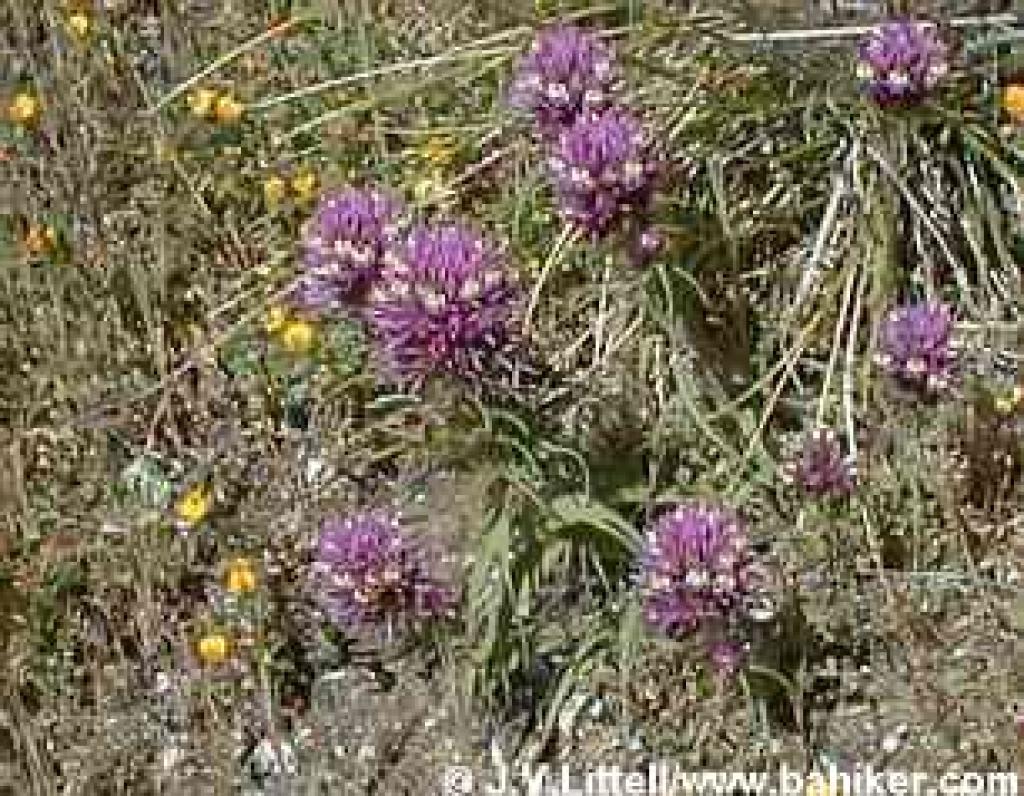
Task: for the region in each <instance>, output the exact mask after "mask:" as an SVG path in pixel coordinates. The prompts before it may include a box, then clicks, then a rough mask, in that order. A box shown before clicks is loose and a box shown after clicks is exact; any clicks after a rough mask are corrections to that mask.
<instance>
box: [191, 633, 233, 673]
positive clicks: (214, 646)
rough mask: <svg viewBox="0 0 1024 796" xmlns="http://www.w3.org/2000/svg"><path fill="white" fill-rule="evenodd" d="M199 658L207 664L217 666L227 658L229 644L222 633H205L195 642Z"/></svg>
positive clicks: (229, 648) (229, 649)
mask: <svg viewBox="0 0 1024 796" xmlns="http://www.w3.org/2000/svg"><path fill="white" fill-rule="evenodd" d="M196 651H197V652H198V653H199V660H201V661H202V662H203V663H205V664H206V665H207V666H219V665H220V664H222V663H224V661H226V660H227V659H228V654H229V653H230V651H231V645H230V643H229V642H228V638H227V636H225V635H224V634H223V633H216V632H214V633H207V634H206V635H205V636H203V637H202V638H201V639H199V642H198V643H197V644H196Z"/></svg>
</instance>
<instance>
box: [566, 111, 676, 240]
mask: <svg viewBox="0 0 1024 796" xmlns="http://www.w3.org/2000/svg"><path fill="white" fill-rule="evenodd" d="M549 163H550V168H551V173H552V176H553V179H554V184H555V192H556V194H557V196H558V200H559V203H560V205H561V211H562V215H563V216H564V217H565V218H566V219H567V220H568V221H570V222H571V223H573V224H575V225H577V226H578V227H579V228H581V229H582V230H584V231H586V232H588V233H590V234H591V235H594V236H598V237H599V236H603V235H606V234H608V233H610V232H612V231H614V230H615V229H616V228H619V227H622V226H624V225H625V224H626V222H627V221H629V220H632V219H636V218H638V217H642V216H644V215H645V214H646V212H647V210H648V207H649V205H650V201H651V194H652V191H653V187H654V178H655V176H656V175H657V171H658V167H657V164H656V163H655V162H654V160H653V159H652V157H651V155H650V150H649V146H648V141H647V136H646V134H645V133H644V129H643V126H642V125H641V123H640V120H639V119H637V118H636V117H635V116H634V115H633V114H631V113H630V112H628V111H625V110H622V109H619V108H610V109H608V110H606V111H603V112H601V113H596V114H591V115H587V116H582V117H580V118H579V119H578V120H577V121H576V123H575V124H573V125H572V127H569V128H568V129H566V130H565V131H563V132H562V134H561V136H560V138H559V140H558V144H557V146H556V147H555V148H554V152H553V153H552V155H551V156H550V159H549Z"/></svg>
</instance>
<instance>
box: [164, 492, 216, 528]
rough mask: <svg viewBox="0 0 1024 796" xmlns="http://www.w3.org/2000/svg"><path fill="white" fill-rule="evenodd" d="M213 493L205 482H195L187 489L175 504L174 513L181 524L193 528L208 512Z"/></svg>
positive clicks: (211, 503) (211, 504)
mask: <svg viewBox="0 0 1024 796" xmlns="http://www.w3.org/2000/svg"><path fill="white" fill-rule="evenodd" d="M212 506H213V495H212V494H211V493H210V490H209V489H208V488H207V486H206V485H205V484H196V485H195V486H193V487H192V488H191V489H189V490H188V491H187V492H186V493H185V494H184V495H182V496H181V499H180V500H178V503H177V505H176V506H175V509H174V510H175V513H176V514H177V515H178V519H179V520H180V521H181V523H182V524H183V525H185V526H186V527H188V528H194V527H195V526H197V525H198V524H199V523H201V522H202V521H203V520H205V519H206V515H207V514H209V513H210V508H211V507H212Z"/></svg>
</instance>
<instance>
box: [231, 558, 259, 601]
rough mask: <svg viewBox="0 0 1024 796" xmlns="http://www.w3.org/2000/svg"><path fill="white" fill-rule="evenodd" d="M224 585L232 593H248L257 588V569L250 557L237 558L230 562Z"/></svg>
mask: <svg viewBox="0 0 1024 796" xmlns="http://www.w3.org/2000/svg"><path fill="white" fill-rule="evenodd" d="M224 585H225V587H226V588H227V590H228V591H229V592H231V593H232V594H248V593H249V592H251V591H254V590H255V589H256V571H255V569H253V565H252V562H251V561H250V560H249V559H248V558H236V559H234V560H233V561H231V562H230V563H229V564H228V570H227V575H226V577H225V579H224Z"/></svg>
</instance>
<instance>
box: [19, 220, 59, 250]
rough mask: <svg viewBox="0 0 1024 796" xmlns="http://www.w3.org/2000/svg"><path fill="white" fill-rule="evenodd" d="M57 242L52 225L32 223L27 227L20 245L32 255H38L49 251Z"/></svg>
mask: <svg viewBox="0 0 1024 796" xmlns="http://www.w3.org/2000/svg"><path fill="white" fill-rule="evenodd" d="M56 244H57V233H56V231H55V230H54V229H53V227H51V226H49V225H43V224H33V225H32V226H31V227H29V228H28V231H27V232H26V233H25V237H24V239H23V241H22V245H23V246H24V247H25V251H27V252H28V253H29V254H31V255H33V256H39V255H41V254H46V253H47V252H49V251H51V250H52V249H53V247H54V246H55V245H56Z"/></svg>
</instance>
